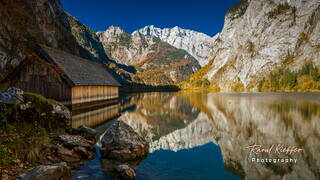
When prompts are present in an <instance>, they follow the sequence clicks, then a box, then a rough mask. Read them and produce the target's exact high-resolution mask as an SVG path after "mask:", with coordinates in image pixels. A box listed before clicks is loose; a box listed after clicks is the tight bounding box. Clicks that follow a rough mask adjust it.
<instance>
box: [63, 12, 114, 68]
mask: <svg viewBox="0 0 320 180" xmlns="http://www.w3.org/2000/svg"><path fill="white" fill-rule="evenodd" d="M67 17H68V21H69V23H70V26H71V32H72V35H73V36H74V38H75V39H76V41H77V42H78V44H79V45H80V46H81V48H82V51H81V52H82V56H84V57H86V58H88V59H91V60H93V61H98V62H99V61H107V60H108V58H107V56H106V54H105V52H104V49H103V46H102V44H101V42H100V40H99V38H98V36H97V35H96V33H95V32H94V31H93V30H92V29H90V28H89V27H88V26H86V25H84V24H82V23H81V22H80V21H79V20H77V19H76V18H75V17H73V16H72V15H71V14H67Z"/></svg>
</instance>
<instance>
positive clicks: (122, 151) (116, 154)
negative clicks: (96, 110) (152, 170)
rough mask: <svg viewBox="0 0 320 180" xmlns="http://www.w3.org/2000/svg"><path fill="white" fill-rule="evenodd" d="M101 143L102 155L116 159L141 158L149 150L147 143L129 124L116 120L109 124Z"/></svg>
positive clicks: (130, 159)
mask: <svg viewBox="0 0 320 180" xmlns="http://www.w3.org/2000/svg"><path fill="white" fill-rule="evenodd" d="M101 144H102V148H101V154H102V157H103V158H109V159H113V160H117V161H132V160H137V159H142V158H145V157H146V155H147V154H148V152H149V144H148V143H147V142H146V141H145V140H144V139H143V138H142V137H140V136H139V135H138V134H137V133H136V132H135V131H134V130H133V129H132V128H131V127H130V126H129V125H127V124H126V123H124V122H122V121H118V120H117V121H114V122H113V123H112V124H110V125H109V127H108V128H107V130H106V132H105V134H104V136H103V137H102V139H101Z"/></svg>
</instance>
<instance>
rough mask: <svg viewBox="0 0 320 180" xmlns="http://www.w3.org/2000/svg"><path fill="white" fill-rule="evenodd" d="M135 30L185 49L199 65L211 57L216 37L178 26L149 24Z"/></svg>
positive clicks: (205, 62) (202, 64)
mask: <svg viewBox="0 0 320 180" xmlns="http://www.w3.org/2000/svg"><path fill="white" fill-rule="evenodd" d="M137 32H139V33H141V34H143V35H144V36H151V37H157V38H159V39H160V40H162V41H164V42H167V43H169V44H170V45H172V46H174V47H176V48H178V49H183V50H185V51H187V52H188V53H189V54H190V55H192V56H193V57H194V58H196V59H197V60H198V62H199V64H200V65H201V66H204V65H206V64H207V63H208V61H209V60H210V58H211V57H212V51H213V48H214V46H213V42H214V40H215V39H216V37H217V36H215V37H210V36H208V35H206V34H203V33H200V32H196V31H192V30H187V29H182V28H180V27H178V26H176V27H174V28H164V29H161V28H157V27H154V26H153V25H150V26H146V27H144V28H142V29H139V30H137V31H135V32H133V34H135V33H137Z"/></svg>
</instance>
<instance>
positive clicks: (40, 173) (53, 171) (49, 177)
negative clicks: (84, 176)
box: [22, 162, 71, 180]
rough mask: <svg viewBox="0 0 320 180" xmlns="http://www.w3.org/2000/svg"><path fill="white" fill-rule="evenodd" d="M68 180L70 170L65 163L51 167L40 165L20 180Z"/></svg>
mask: <svg viewBox="0 0 320 180" xmlns="http://www.w3.org/2000/svg"><path fill="white" fill-rule="evenodd" d="M56 179H59V180H69V179H71V169H70V167H68V166H67V163H65V162H62V163H58V164H53V165H41V166H38V167H36V168H34V169H33V170H32V171H31V172H29V173H28V174H27V175H26V176H24V177H23V178H22V180H56Z"/></svg>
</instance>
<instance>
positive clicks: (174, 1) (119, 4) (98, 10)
mask: <svg viewBox="0 0 320 180" xmlns="http://www.w3.org/2000/svg"><path fill="white" fill-rule="evenodd" d="M61 2H62V4H63V7H64V9H65V10H66V11H67V12H69V13H71V14H72V15H73V16H75V17H76V18H77V19H79V20H80V21H81V22H82V23H83V24H85V25H87V26H89V27H90V28H92V29H93V30H94V31H101V30H105V29H107V28H108V27H109V26H111V25H115V26H120V27H121V28H122V29H124V30H126V31H127V32H129V33H131V32H132V31H134V30H137V29H140V28H142V27H144V26H146V25H151V24H152V25H155V26H156V27H160V28H166V27H168V28H171V27H174V26H179V27H181V28H185V29H191V30H195V31H199V32H203V33H205V34H208V35H210V36H213V35H215V34H216V33H217V32H220V31H221V29H222V27H223V23H224V16H225V13H226V11H227V9H228V8H229V7H230V6H231V5H233V4H235V3H237V2H239V0H61Z"/></svg>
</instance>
